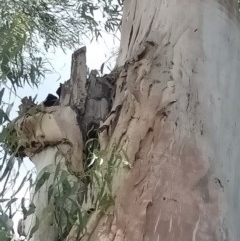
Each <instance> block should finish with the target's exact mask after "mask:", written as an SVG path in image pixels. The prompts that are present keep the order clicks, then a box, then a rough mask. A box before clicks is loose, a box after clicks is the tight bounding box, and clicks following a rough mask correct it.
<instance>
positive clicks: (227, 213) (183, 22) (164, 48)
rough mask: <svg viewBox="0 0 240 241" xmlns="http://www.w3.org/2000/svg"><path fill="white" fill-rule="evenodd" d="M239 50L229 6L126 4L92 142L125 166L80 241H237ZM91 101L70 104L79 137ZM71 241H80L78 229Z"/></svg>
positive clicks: (209, 2)
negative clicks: (112, 77)
mask: <svg viewBox="0 0 240 241" xmlns="http://www.w3.org/2000/svg"><path fill="white" fill-rule="evenodd" d="M239 43H240V31H239V16H238V10H237V6H236V3H235V1H233V0H229V1H221V0H219V1H215V0H203V1H197V0H196V1H190V0H181V1H170V0H148V1H143V0H131V1H130V0H125V1H124V14H123V20H122V38H121V46H120V52H119V56H118V60H117V66H116V69H115V72H116V73H117V79H116V81H115V82H114V83H113V82H111V84H115V87H116V89H115V95H114V99H113V103H112V104H110V105H109V106H110V107H111V110H110V112H109V114H108V115H106V113H104V114H103V115H102V116H104V118H105V121H104V122H103V123H101V125H100V127H99V129H98V133H99V142H100V146H101V149H102V150H107V152H108V153H110V152H112V150H113V149H114V148H115V149H114V150H115V151H117V149H118V150H124V153H125V156H126V157H127V160H128V165H127V167H119V170H118V171H117V172H116V173H115V175H114V177H113V180H112V186H113V194H114V205H113V206H112V207H110V208H108V210H107V211H105V212H104V213H102V214H101V215H98V214H96V215H93V216H92V218H91V220H90V221H91V225H90V224H89V225H87V228H86V233H85V236H83V237H82V239H81V240H84V241H85V240H91V241H93V240H100V241H109V240H112V241H124V240H126V241H129V240H137V241H141V240H146V241H155V240H159V241H160V240H161V241H162V240H164V241H168V240H169V241H170V240H174V241H188V240H189V241H190V240H191V241H201V240H202V241H207V240H209V241H210V240H211V241H215V240H216V241H219V240H221V241H227V240H238V238H239V237H240V229H239V227H238V226H239V223H240V191H239V188H238V184H239V182H240V175H239V169H240V162H239V156H240V153H239V152H240V151H239V150H240V148H239V147H238V143H240V125H239V123H238V119H239V117H240V109H239V108H238V96H239V95H238V94H239V92H240V82H239V79H238V78H239V74H238V73H239V72H240V71H239V66H240V48H239ZM78 74H79V73H78ZM79 76H81V74H79ZM79 79H80V81H82V78H79ZM80 85H82V88H84V87H83V86H84V84H81V83H80ZM70 89H71V83H70V85H69V86H68V88H65V96H67V94H66V93H67V92H68V90H69V91H70ZM80 89H81V88H80ZM81 91H82V90H81ZM81 91H80V92H81ZM71 93H72V94H70V95H72V96H73V95H74V93H73V92H71ZM88 94H89V92H86V91H82V95H81V96H82V97H81V98H80V99H81V100H82V102H81V101H80V102H78V101H77V100H80V99H79V98H75V100H76V101H75V104H76V106H78V107H79V105H80V106H81V108H77V111H78V114H79V115H80V129H81V132H82V133H83V132H86V128H85V127H84V125H82V124H81V123H85V122H87V121H86V119H84V115H83V113H85V114H86V113H87V112H88V111H87V110H86V109H84V108H85V107H86V106H88V107H89V106H92V107H91V108H89V110H90V109H94V104H93V105H91V104H89V105H82V103H85V101H86V99H87V97H86V96H87V95H88ZM70 95H69V96H70ZM75 95H76V96H77V95H78V94H76V93H75ZM70 97H71V96H70ZM70 97H69V98H70ZM66 98H68V97H66ZM73 99H74V98H73ZM67 102H68V101H67ZM77 102H78V103H77ZM62 103H66V102H64V101H63V102H62ZM68 103H69V102H68ZM89 103H90V102H89ZM106 103H107V102H106ZM102 105H104V104H103V103H102ZM83 106H85V107H83ZM93 116H94V115H92V120H94V118H93ZM96 124H98V121H97V122H96ZM85 126H86V125H85ZM85 134H86V133H85ZM85 134H83V141H86V140H84V135H85ZM85 136H86V135H85ZM109 155H110V154H109ZM109 155H107V157H108V156H109ZM104 160H105V161H106V160H108V158H106V159H104ZM104 160H103V161H104ZM90 221H89V222H90ZM46 235H47V234H46ZM42 240H45V239H42ZM46 240H47V239H46ZM67 240H69V241H70V240H80V239H79V238H77V235H76V229H74V228H73V229H72V231H71V232H70V234H69V236H68V238H67Z"/></svg>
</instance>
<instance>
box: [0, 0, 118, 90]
mask: <svg viewBox="0 0 240 241" xmlns="http://www.w3.org/2000/svg"><path fill="white" fill-rule="evenodd" d="M97 11H98V12H99V11H101V12H102V14H103V20H101V21H97V19H96V18H95V15H96V12H97ZM121 13H122V2H121V1H115V0H103V1H94V0H80V1H79V0H71V1H66V0H13V1H9V0H0V15H1V21H0V36H1V39H0V80H1V81H2V82H6V81H8V80H9V81H11V83H12V85H13V86H14V87H22V86H23V85H24V84H25V83H28V84H30V85H37V84H38V83H39V81H40V79H41V77H43V76H44V74H45V72H46V71H47V69H48V68H49V66H47V65H46V64H47V59H46V58H45V57H44V56H45V54H46V52H47V51H49V49H50V48H51V47H61V48H62V49H66V48H68V49H69V48H70V49H72V48H75V47H77V46H79V44H80V42H81V41H82V40H83V38H84V37H90V36H95V37H96V38H98V37H99V36H101V29H102V27H104V28H105V30H106V31H107V32H111V31H115V30H116V29H118V28H119V25H120V16H121Z"/></svg>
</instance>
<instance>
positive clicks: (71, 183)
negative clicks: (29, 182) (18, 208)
mask: <svg viewBox="0 0 240 241" xmlns="http://www.w3.org/2000/svg"><path fill="white" fill-rule="evenodd" d="M86 148H87V149H89V150H92V151H91V152H89V158H90V157H91V162H90V163H89V164H88V166H89V168H88V169H87V171H86V172H85V173H84V174H83V175H82V176H81V177H80V178H78V179H77V178H75V179H74V178H73V177H72V176H71V175H70V174H69V173H68V171H66V170H64V169H63V166H62V165H63V163H61V162H60V161H59V160H62V159H61V158H60V159H59V157H60V155H61V153H57V154H56V155H55V163H56V165H49V166H47V167H45V168H44V169H43V170H42V171H41V172H40V173H39V175H38V177H37V178H36V182H35V184H34V186H35V191H34V195H35V194H37V193H38V192H39V191H41V190H42V189H41V187H43V185H44V184H47V194H48V197H47V199H48V205H47V207H46V208H45V209H44V211H43V217H44V218H43V219H42V220H41V221H40V222H44V223H45V224H49V225H52V224H53V223H55V224H56V226H57V228H58V234H59V237H58V240H59V241H62V240H64V239H65V238H66V237H67V235H68V234H69V232H70V230H71V228H72V227H73V225H76V224H77V225H78V228H79V236H82V235H83V234H84V232H85V229H86V225H87V223H88V220H89V218H90V216H91V213H92V211H94V210H100V211H101V212H105V211H106V210H107V209H108V207H109V206H111V205H113V204H114V198H113V194H112V179H113V176H114V174H115V173H116V171H117V170H118V167H119V166H120V165H126V160H125V157H124V154H123V151H122V149H121V148H120V149H119V148H118V147H114V148H113V150H112V152H111V153H110V156H109V157H108V155H107V152H106V151H100V150H99V148H98V143H97V140H96V139H90V140H89V141H87V143H86ZM92 148H93V149H92ZM45 188H46V187H44V189H45ZM87 193H88V194H87ZM89 195H90V199H91V200H85V198H86V197H87V196H88V197H89ZM85 202H88V203H91V204H92V207H91V208H90V209H89V210H85V209H84V203H85ZM33 211H34V210H33ZM25 212H26V211H25ZM35 224H36V223H35ZM39 225H40V223H39V222H38V223H37V227H38V226H39ZM36 230H37V228H36V225H35V226H34V228H32V229H31V233H32V232H33V231H36ZM32 234H33V233H32Z"/></svg>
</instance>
